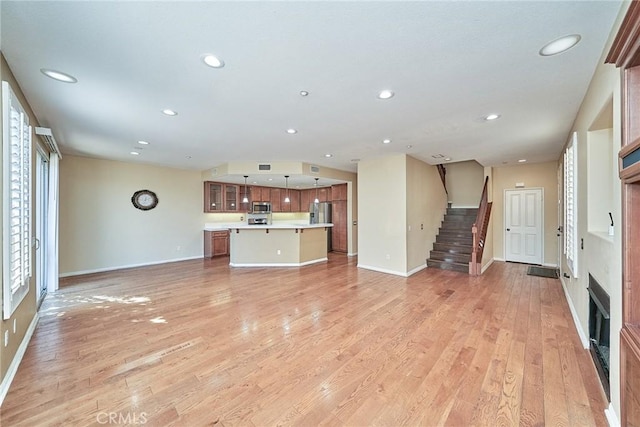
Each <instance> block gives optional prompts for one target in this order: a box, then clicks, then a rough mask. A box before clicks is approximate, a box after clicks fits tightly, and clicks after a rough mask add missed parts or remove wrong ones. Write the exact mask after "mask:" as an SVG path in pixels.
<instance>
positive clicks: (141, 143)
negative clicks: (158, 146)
mask: <svg viewBox="0 0 640 427" xmlns="http://www.w3.org/2000/svg"><path fill="white" fill-rule="evenodd" d="M138 144H140V145H149V143H148V142H147V141H138Z"/></svg>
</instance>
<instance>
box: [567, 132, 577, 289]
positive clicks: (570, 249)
mask: <svg viewBox="0 0 640 427" xmlns="http://www.w3.org/2000/svg"><path fill="white" fill-rule="evenodd" d="M577 147H578V134H577V133H576V132H574V133H573V135H572V137H571V141H569V145H568V146H567V149H566V150H565V152H564V254H565V256H566V258H567V265H568V266H569V269H570V270H571V273H572V274H573V277H578V233H577V227H578V215H577V213H578V210H577V206H576V204H577V167H576V166H577V165H576V164H577V161H578V155H577V153H578V151H577V150H578V148H577Z"/></svg>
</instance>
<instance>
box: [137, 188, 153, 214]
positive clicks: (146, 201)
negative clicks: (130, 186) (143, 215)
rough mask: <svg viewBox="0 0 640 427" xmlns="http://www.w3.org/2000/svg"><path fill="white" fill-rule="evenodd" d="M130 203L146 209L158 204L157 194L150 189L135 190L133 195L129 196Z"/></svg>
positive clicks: (143, 209)
mask: <svg viewBox="0 0 640 427" xmlns="http://www.w3.org/2000/svg"><path fill="white" fill-rule="evenodd" d="M131 203H133V206H135V207H136V208H137V209H140V210H142V211H148V210H151V209H153V208H155V207H156V206H157V205H158V196H156V193H154V192H153V191H151V190H140V191H136V192H135V193H133V196H131Z"/></svg>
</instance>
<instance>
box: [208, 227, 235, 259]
mask: <svg viewBox="0 0 640 427" xmlns="http://www.w3.org/2000/svg"><path fill="white" fill-rule="evenodd" d="M221 255H229V231H228V230H225V231H205V232H204V257H205V258H213V257H214V256H221Z"/></svg>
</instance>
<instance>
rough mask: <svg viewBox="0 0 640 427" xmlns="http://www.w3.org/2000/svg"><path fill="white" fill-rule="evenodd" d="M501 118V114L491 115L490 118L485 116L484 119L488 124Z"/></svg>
mask: <svg viewBox="0 0 640 427" xmlns="http://www.w3.org/2000/svg"><path fill="white" fill-rule="evenodd" d="M499 118H500V114H495V113H494V114H489V115H488V116H485V117H484V119H485V120H486V121H488V122H490V121H491V120H497V119H499Z"/></svg>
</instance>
